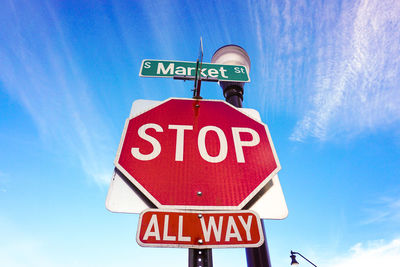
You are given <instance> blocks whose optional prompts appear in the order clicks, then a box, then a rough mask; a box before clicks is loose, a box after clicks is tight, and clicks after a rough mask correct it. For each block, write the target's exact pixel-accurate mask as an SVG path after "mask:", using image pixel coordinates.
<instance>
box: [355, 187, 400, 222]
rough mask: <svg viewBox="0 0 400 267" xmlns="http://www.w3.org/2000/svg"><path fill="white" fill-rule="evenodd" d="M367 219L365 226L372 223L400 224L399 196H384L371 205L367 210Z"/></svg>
mask: <svg viewBox="0 0 400 267" xmlns="http://www.w3.org/2000/svg"><path fill="white" fill-rule="evenodd" d="M396 195H398V194H396ZM365 212H366V214H367V218H366V219H365V220H364V221H363V224H372V223H395V224H399V223H400V198H399V197H397V196H389V195H386V196H383V197H381V198H378V199H377V200H375V201H373V202H372V203H370V204H369V206H368V208H366V209H365Z"/></svg>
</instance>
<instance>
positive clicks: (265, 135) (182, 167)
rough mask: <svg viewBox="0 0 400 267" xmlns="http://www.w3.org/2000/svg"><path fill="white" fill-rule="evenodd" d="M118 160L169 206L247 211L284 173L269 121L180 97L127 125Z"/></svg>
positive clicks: (138, 184) (133, 178)
mask: <svg viewBox="0 0 400 267" xmlns="http://www.w3.org/2000/svg"><path fill="white" fill-rule="evenodd" d="M114 163H115V166H116V168H117V169H118V170H119V171H121V172H122V173H123V174H124V175H125V176H126V177H127V178H128V179H129V180H130V181H131V182H132V183H133V184H134V185H135V186H136V187H137V188H138V189H139V190H140V191H141V192H142V193H143V194H144V195H145V196H146V197H147V198H148V199H149V200H150V201H151V202H152V203H153V204H154V205H156V206H157V207H158V208H169V209H196V210H221V209H225V210H226V209H230V210H234V209H236V210H237V209H242V208H243V207H244V206H245V205H246V204H247V203H248V202H249V201H250V200H251V199H252V198H253V197H254V196H255V195H256V194H257V193H258V192H259V191H260V190H261V189H262V188H263V187H264V186H265V185H266V184H267V183H268V182H269V181H270V180H271V179H272V177H274V176H275V175H276V173H277V172H278V171H279V170H280V164H279V161H278V158H277V156H276V152H275V149H274V146H273V143H272V140H271V137H270V134H269V131H268V128H267V126H266V125H265V124H263V123H260V122H258V121H256V120H254V119H252V118H250V117H249V116H247V115H246V114H244V113H242V112H241V111H240V110H238V109H237V108H235V107H233V106H232V105H230V104H229V103H226V102H224V101H218V100H194V99H178V98H170V99H168V100H166V101H164V102H162V103H161V104H159V105H157V106H155V107H153V108H152V109H150V110H148V111H146V112H144V113H141V114H139V115H137V116H134V117H132V118H129V119H128V120H127V121H126V123H125V127H124V132H123V134H122V138H121V142H120V145H119V148H118V153H117V156H116V159H115V162H114Z"/></svg>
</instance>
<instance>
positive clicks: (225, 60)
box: [211, 44, 251, 108]
mask: <svg viewBox="0 0 400 267" xmlns="http://www.w3.org/2000/svg"><path fill="white" fill-rule="evenodd" d="M211 63H214V64H224V65H240V66H244V67H245V68H246V70H247V73H249V72H250V65H251V63H250V57H249V55H248V54H247V52H246V50H244V49H243V48H242V47H240V46H238V45H233V44H231V45H225V46H223V47H221V48H219V49H218V50H217V51H215V53H214V55H213V56H212V58H211ZM218 83H219V85H220V86H221V87H222V90H223V92H224V97H225V99H226V102H228V103H230V104H232V105H234V106H235V107H238V108H241V107H242V101H243V87H244V83H243V82H227V81H220V82H218Z"/></svg>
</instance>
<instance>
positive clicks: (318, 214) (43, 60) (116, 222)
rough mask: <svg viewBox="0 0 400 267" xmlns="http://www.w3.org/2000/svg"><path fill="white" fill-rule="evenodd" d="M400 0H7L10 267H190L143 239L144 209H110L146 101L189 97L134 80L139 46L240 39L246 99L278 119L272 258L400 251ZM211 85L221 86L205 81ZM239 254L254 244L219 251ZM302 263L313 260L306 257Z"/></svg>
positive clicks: (3, 125)
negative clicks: (123, 152)
mask: <svg viewBox="0 0 400 267" xmlns="http://www.w3.org/2000/svg"><path fill="white" fill-rule="evenodd" d="M399 28H400V3H399V2H398V1H395V0H393V1H390V0H369V1H367V0H365V1H273V0H271V1H251V0H249V1H229V2H228V1H162V0H155V1H9V0H5V1H3V3H2V8H1V9H0V147H1V153H0V265H2V266H144V265H145V266H153V265H156V264H157V265H159V264H160V263H161V264H162V265H163V266H185V264H187V250H186V249H165V248H163V249H157V248H141V247H139V246H138V245H137V244H136V241H135V234H136V227H137V222H138V215H136V214H114V213H111V212H109V211H107V210H106V209H105V204H104V203H105V198H106V195H107V190H108V185H109V182H110V179H111V175H112V171H113V160H114V157H115V153H116V151H117V148H118V144H119V139H120V136H121V132H122V130H123V125H124V121H125V119H126V118H127V117H128V114H129V111H130V107H131V104H132V102H133V101H134V100H137V99H151V100H164V99H167V98H169V97H191V95H192V93H191V91H190V89H191V86H192V83H189V82H182V81H174V80H172V79H156V78H140V77H139V76H138V73H139V69H140V64H141V61H142V60H143V59H170V60H184V61H194V60H195V59H196V58H197V54H198V46H199V39H200V36H202V38H203V43H204V61H205V62H210V60H211V56H212V54H213V53H214V51H215V50H216V49H218V48H219V47H221V46H223V45H226V44H231V43H233V44H237V45H240V46H242V47H243V48H245V49H246V50H247V52H248V53H249V56H250V58H251V60H252V66H251V71H250V77H251V80H252V81H251V83H249V84H246V86H245V95H244V97H245V99H244V107H247V108H254V109H257V110H258V111H259V112H260V113H261V117H262V119H263V121H264V122H265V123H267V124H268V126H269V129H270V132H271V135H272V138H273V140H274V144H275V148H276V151H277V154H278V157H279V159H280V162H281V165H282V170H281V171H280V173H279V177H280V181H281V184H282V188H283V191H284V194H285V197H286V202H287V205H288V209H289V216H288V218H287V219H285V220H282V221H271V220H269V221H264V225H265V227H266V231H267V239H268V245H269V247H270V254H271V261H272V264H273V266H289V263H290V259H289V252H290V250H295V251H299V252H300V253H302V254H303V255H305V256H306V257H308V258H309V259H310V260H312V261H313V262H315V263H317V265H321V266H334V267H338V266H340V267H342V266H389V265H392V262H398V261H400V227H399V225H400V197H399V196H400V179H399V177H400V90H399V86H400V75H399V74H400V73H399V72H400V71H399V70H400V42H399V40H400V31H399ZM202 96H203V97H204V98H209V99H223V96H222V91H221V89H220V88H219V87H218V86H217V85H216V84H213V83H209V84H207V83H203V85H202ZM213 257H214V265H215V266H228V264H229V266H244V265H245V252H244V249H215V250H213ZM299 262H300V263H301V264H305V265H306V264H307V263H306V262H304V261H303V262H302V261H301V259H299Z"/></svg>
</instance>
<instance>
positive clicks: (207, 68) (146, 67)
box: [139, 59, 250, 82]
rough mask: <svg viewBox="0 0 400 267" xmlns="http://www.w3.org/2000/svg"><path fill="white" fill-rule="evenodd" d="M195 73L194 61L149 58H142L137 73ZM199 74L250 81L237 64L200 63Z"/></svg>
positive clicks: (150, 75) (174, 74) (204, 76)
mask: <svg viewBox="0 0 400 267" xmlns="http://www.w3.org/2000/svg"><path fill="white" fill-rule="evenodd" d="M195 75H196V62H188V61H170V60H150V59H145V60H143V62H142V67H141V68H140V73H139V76H142V77H174V76H193V77H194V76H195ZM200 76H201V77H203V78H214V79H218V80H219V81H232V82H250V78H249V75H248V73H247V70H246V68H245V67H244V66H239V65H221V64H212V63H202V65H201V69H200Z"/></svg>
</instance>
